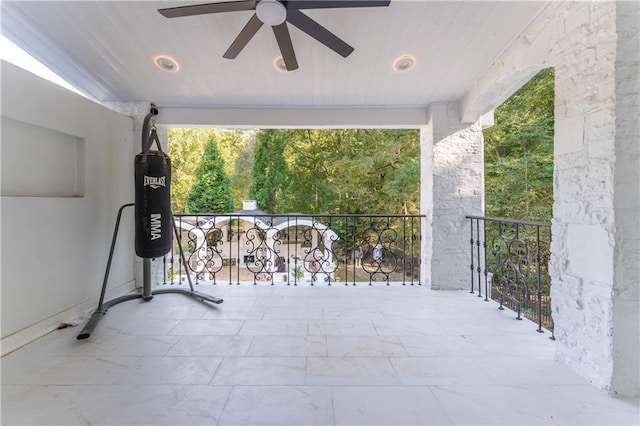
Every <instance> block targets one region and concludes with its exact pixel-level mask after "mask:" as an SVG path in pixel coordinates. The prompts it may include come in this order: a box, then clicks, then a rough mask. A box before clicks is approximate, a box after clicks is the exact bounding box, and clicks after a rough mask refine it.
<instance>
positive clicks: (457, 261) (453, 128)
mask: <svg viewBox="0 0 640 426" xmlns="http://www.w3.org/2000/svg"><path fill="white" fill-rule="evenodd" d="M458 111H459V109H458V106H457V104H453V103H452V104H444V103H443V104H434V105H432V106H431V107H430V108H429V118H430V119H429V123H430V125H429V126H427V127H426V128H424V129H423V133H428V132H429V130H431V137H429V135H428V134H427V135H423V137H422V141H421V148H422V151H423V152H422V154H421V156H422V158H421V160H422V162H423V163H422V177H421V178H422V188H421V194H422V195H421V203H422V205H421V212H422V213H423V214H426V215H427V227H430V230H429V229H427V232H426V233H425V237H426V238H425V237H423V250H424V251H423V256H424V260H423V262H424V263H425V264H426V265H424V266H423V269H427V271H426V272H427V276H428V277H429V278H427V279H425V283H426V284H427V285H428V286H429V287H430V288H432V289H443V290H463V289H464V290H466V289H469V288H470V285H471V284H470V271H469V257H470V244H469V238H470V237H469V233H470V225H469V220H468V219H465V216H466V215H469V214H471V215H482V214H483V211H484V198H483V192H484V153H483V137H482V128H481V126H480V125H479V124H478V123H474V124H466V123H462V121H461V120H460V114H459V112H458ZM425 239H428V241H424V240H425ZM429 240H430V241H429Z"/></svg>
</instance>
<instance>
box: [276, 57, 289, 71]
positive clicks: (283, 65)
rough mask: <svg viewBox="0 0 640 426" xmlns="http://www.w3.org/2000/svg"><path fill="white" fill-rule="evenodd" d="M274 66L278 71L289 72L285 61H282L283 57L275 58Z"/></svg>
mask: <svg viewBox="0 0 640 426" xmlns="http://www.w3.org/2000/svg"><path fill="white" fill-rule="evenodd" d="M273 66H274V67H275V69H276V70H277V71H280V72H288V71H287V64H286V63H285V62H284V59H282V56H278V57H277V58H275V59H274V60H273Z"/></svg>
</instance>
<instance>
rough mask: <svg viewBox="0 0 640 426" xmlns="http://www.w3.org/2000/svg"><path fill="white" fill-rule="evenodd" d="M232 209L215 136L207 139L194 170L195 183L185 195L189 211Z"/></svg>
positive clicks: (229, 187)
mask: <svg viewBox="0 0 640 426" xmlns="http://www.w3.org/2000/svg"><path fill="white" fill-rule="evenodd" d="M232 209H233V199H232V198H231V184H230V181H229V178H228V176H227V173H226V172H225V170H224V160H223V159H222V157H221V156H220V153H219V151H218V147H217V141H216V137H215V136H212V137H210V138H209V140H208V141H207V143H206V145H205V148H204V153H203V155H202V159H201V160H200V164H199V165H198V167H197V169H196V170H195V183H194V184H193V186H192V187H191V189H190V190H189V194H188V195H187V211H188V212H189V213H227V212H230V211H231V210H232Z"/></svg>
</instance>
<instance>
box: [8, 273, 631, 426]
mask: <svg viewBox="0 0 640 426" xmlns="http://www.w3.org/2000/svg"><path fill="white" fill-rule="evenodd" d="M198 290H199V291H202V292H206V293H210V294H213V295H215V296H218V297H222V298H224V299H225V301H224V303H223V304H221V305H217V306H211V305H206V304H204V303H201V302H199V301H196V300H193V299H190V298H188V297H185V296H183V295H179V294H162V295H158V296H156V297H155V298H154V299H153V300H152V301H150V302H143V301H141V300H135V301H129V302H125V303H122V304H120V305H116V306H114V307H112V308H111V309H110V310H109V312H108V313H107V315H106V316H105V317H104V318H103V319H102V321H101V322H100V323H99V325H98V327H97V328H96V330H95V332H94V333H93V335H92V336H91V337H90V338H89V339H88V340H84V341H78V340H76V335H77V334H78V333H79V331H80V328H81V327H70V328H66V329H61V330H57V331H55V332H53V333H50V334H48V335H46V336H44V337H42V338H41V339H39V340H37V341H35V342H33V343H31V344H29V345H27V346H25V347H23V348H21V349H20V350H18V351H16V352H13V353H11V354H9V355H7V356H5V357H4V358H2V362H1V367H2V407H1V408H2V414H1V416H2V417H1V420H2V424H3V425H13V424H37V425H50V424H64V425H76V424H91V425H97V424H113V425H116V424H118V425H125V424H126V425H136V424H149V425H174V424H175V425H178V424H180V425H198V424H204V425H255V424H269V425H278V424H281V425H307V424H315V425H422V424H424V425H479V424H494V425H497V424H500V425H524V424H526V425H530V424H533V425H559V424H565V425H583V424H592V425H617V424H630V425H637V424H638V423H639V421H640V416H639V404H638V401H637V400H622V399H614V398H610V397H609V396H607V395H606V394H604V393H603V392H601V391H599V390H597V389H596V388H594V387H593V386H591V385H590V384H589V383H588V382H587V381H585V380H584V379H582V378H581V377H579V376H578V375H576V374H575V373H573V372H572V371H571V370H570V369H568V368H567V367H565V366H563V365H562V364H560V363H558V362H556V361H554V360H553V354H554V342H553V341H551V340H549V338H548V337H549V333H548V332H547V333H544V334H539V333H537V332H536V331H535V329H536V326H535V324H533V323H531V322H529V321H527V320H524V321H517V320H515V319H514V317H515V315H514V313H513V312H511V311H499V310H498V309H497V304H495V303H494V302H484V301H483V300H482V299H479V298H477V297H476V296H475V295H471V294H469V293H468V292H450V291H430V290H428V289H426V288H424V287H422V286H400V285H391V286H389V287H387V286H384V285H381V284H377V285H376V286H373V287H369V286H367V285H359V286H357V287H353V286H348V287H345V286H342V285H336V286H331V287H326V286H317V287H301V286H298V287H293V286H285V285H277V286H269V285H264V284H263V285H259V286H253V285H250V284H242V285H233V286H229V285H217V286H211V285H206V286H205V285H200V286H198Z"/></svg>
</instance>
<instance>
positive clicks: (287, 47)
mask: <svg viewBox="0 0 640 426" xmlns="http://www.w3.org/2000/svg"><path fill="white" fill-rule="evenodd" d="M272 28H273V34H275V36H276V41H277V42H278V47H280V53H282V59H283V60H284V64H285V65H286V66H287V71H293V70H297V69H298V60H297V59H296V53H295V52H294V51H293V44H292V43H291V36H290V35H289V28H287V23H286V22H283V23H282V24H280V25H276V26H274V27H272Z"/></svg>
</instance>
